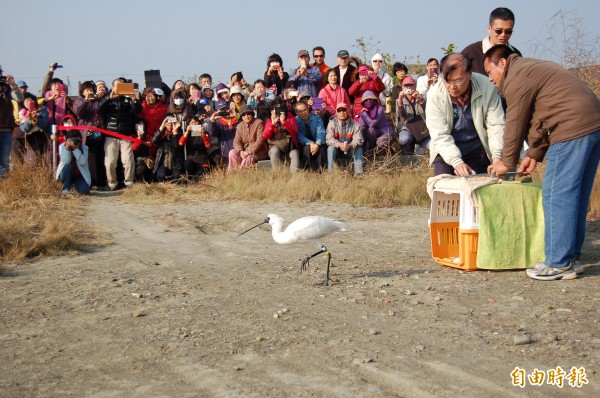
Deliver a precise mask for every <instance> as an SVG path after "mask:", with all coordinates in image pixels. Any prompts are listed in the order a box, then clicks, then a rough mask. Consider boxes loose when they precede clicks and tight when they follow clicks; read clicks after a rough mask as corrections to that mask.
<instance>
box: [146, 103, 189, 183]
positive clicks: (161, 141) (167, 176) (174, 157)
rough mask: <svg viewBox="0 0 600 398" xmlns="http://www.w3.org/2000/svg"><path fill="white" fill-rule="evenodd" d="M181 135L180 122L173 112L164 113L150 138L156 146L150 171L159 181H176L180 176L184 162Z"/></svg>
mask: <svg viewBox="0 0 600 398" xmlns="http://www.w3.org/2000/svg"><path fill="white" fill-rule="evenodd" d="M181 135H182V134H181V122H180V121H179V120H177V117H176V116H175V115H174V114H173V113H167V114H165V117H164V119H163V121H162V124H161V125H160V127H159V129H158V131H157V132H156V133H155V134H154V137H153V138H152V144H153V145H155V146H156V148H157V150H156V156H155V158H154V165H153V167H152V172H153V174H154V175H155V176H156V179H157V180H158V181H160V182H164V181H167V180H171V181H173V182H178V181H179V180H180V178H181V174H182V171H183V163H184V154H183V148H182V147H181V146H180V145H179V139H180V138H181Z"/></svg>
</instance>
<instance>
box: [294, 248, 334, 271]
mask: <svg viewBox="0 0 600 398" xmlns="http://www.w3.org/2000/svg"><path fill="white" fill-rule="evenodd" d="M323 253H329V252H328V251H327V248H326V247H325V246H324V245H323V246H321V250H319V251H318V252H316V253H314V254H311V255H310V256H308V257H306V258H305V259H304V260H302V263H301V264H300V272H303V271H306V268H307V267H308V266H309V265H310V259H311V258H313V257H316V256H318V255H319V254H323Z"/></svg>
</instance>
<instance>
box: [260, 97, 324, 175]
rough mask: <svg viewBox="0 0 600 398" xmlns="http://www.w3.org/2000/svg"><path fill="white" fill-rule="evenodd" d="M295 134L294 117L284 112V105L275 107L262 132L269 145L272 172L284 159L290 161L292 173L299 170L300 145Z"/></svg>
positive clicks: (295, 124)
mask: <svg viewBox="0 0 600 398" xmlns="http://www.w3.org/2000/svg"><path fill="white" fill-rule="evenodd" d="M303 105H305V104H303ZM305 106H306V105H305ZM307 109H308V108H307ZM317 117H318V116H317ZM297 133H298V124H297V123H296V119H295V117H294V115H293V114H291V113H290V112H287V111H286V107H285V105H284V104H281V103H279V104H277V105H275V107H274V108H273V110H272V111H271V118H270V119H267V122H266V123H265V130H264V132H263V138H264V139H266V140H267V143H268V145H269V159H271V166H272V167H273V170H276V169H277V168H279V167H280V166H281V160H282V159H285V158H289V159H290V171H291V172H292V173H295V172H297V171H298V170H299V169H300V144H299V143H298V137H297V135H296V134H297Z"/></svg>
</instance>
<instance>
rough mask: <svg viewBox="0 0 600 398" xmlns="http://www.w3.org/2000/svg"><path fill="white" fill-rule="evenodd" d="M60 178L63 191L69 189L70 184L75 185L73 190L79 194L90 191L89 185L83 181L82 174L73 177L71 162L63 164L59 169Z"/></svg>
mask: <svg viewBox="0 0 600 398" xmlns="http://www.w3.org/2000/svg"><path fill="white" fill-rule="evenodd" d="M60 180H61V181H62V183H63V191H64V190H67V191H68V190H69V189H71V185H73V186H74V187H75V190H76V191H77V192H79V193H80V194H84V195H87V194H89V193H90V186H89V185H88V183H87V182H86V181H85V178H83V176H78V177H76V178H75V177H74V173H73V166H72V165H71V163H68V164H65V165H64V166H63V169H62V170H61V171H60Z"/></svg>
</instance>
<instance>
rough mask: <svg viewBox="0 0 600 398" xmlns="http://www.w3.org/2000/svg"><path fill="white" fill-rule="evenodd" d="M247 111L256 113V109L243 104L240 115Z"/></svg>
mask: <svg viewBox="0 0 600 398" xmlns="http://www.w3.org/2000/svg"><path fill="white" fill-rule="evenodd" d="M247 113H251V114H253V115H254V111H253V110H252V108H250V107H249V106H248V105H242V106H241V107H240V116H244V115H245V114H247Z"/></svg>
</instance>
